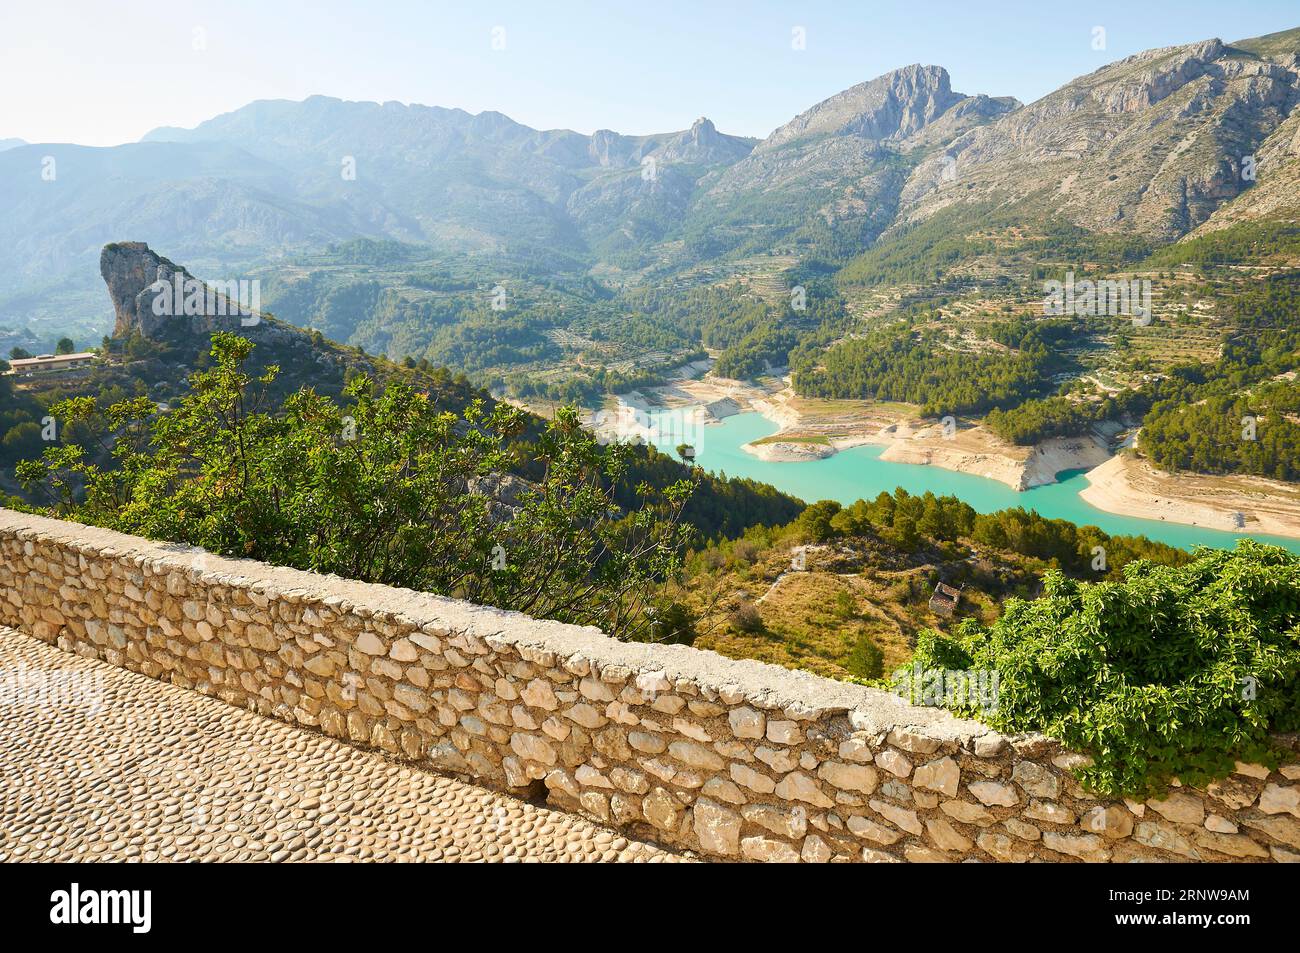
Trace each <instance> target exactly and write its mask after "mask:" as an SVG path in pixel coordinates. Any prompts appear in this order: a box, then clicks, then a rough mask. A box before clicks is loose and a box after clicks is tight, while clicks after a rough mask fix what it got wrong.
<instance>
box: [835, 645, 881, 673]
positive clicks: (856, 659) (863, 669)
mask: <svg viewBox="0 0 1300 953" xmlns="http://www.w3.org/2000/svg"><path fill="white" fill-rule="evenodd" d="M844 667H845V668H846V669H848V671H849V673H850V674H852V675H855V676H857V677H858V678H864V679H876V678H880V676H881V675H882V674H883V672H884V668H885V653H884V652H882V651H881V650H880V647H879V646H878V645H876V643H875V642H872V641H871V637H870V636H866V635H863V636H861V637H859V638H858V641H857V642H856V643H854V645H853V650H852V651H851V652H849V657H848V658H846V659H845V660H844Z"/></svg>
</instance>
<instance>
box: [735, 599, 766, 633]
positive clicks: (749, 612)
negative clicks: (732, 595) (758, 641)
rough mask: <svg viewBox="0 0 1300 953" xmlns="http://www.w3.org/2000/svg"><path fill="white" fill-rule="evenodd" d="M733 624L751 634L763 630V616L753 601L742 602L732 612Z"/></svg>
mask: <svg viewBox="0 0 1300 953" xmlns="http://www.w3.org/2000/svg"><path fill="white" fill-rule="evenodd" d="M731 624H732V625H734V626H735V627H736V628H737V629H739V630H740V631H741V632H748V633H750V634H754V633H758V632H762V631H763V628H764V626H763V617H762V615H760V614H759V611H758V606H756V605H754V603H752V602H742V603H741V604H740V605H738V606H736V608H735V609H733V610H732V612H731Z"/></svg>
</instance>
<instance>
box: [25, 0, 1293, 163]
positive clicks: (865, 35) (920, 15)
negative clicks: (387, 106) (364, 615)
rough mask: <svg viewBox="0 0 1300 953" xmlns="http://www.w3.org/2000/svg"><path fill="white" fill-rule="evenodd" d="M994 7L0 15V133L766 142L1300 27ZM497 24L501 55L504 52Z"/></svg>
mask: <svg viewBox="0 0 1300 953" xmlns="http://www.w3.org/2000/svg"><path fill="white" fill-rule="evenodd" d="M978 6H982V7H983V9H982V10H981V9H976V7H977V5H976V4H973V3H961V2H953V3H949V2H925V0H912V2H883V0H882V2H860V3H849V2H830V0H825V2H787V3H777V2H750V3H740V2H736V3H709V2H707V0H694V2H678V0H644V2H636V3H626V2H624V3H619V2H617V0H606V2H604V3H587V2H576V0H575V2H565V0H553V2H546V3H544V2H532V3H492V2H490V0H489V2H479V3H441V2H429V0H425V2H418V0H391V2H385V0H368V2H351V0H318V2H306V0H226V2H216V0H211V2H204V0H166V2H154V0H133V2H128V3H106V2H102V0H83V2H72V0H41V2H26V0H0V139H3V138H6V137H10V136H16V137H20V138H23V139H27V140H28V141H32V142H81V143H86V144H91V145H110V144H114V143H119V142H128V141H134V140H135V139H138V138H139V137H140V136H141V135H143V134H144V133H145V132H147V131H148V130H149V129H152V128H154V127H155V126H160V125H179V126H193V125H194V124H195V123H197V122H200V121H201V120H203V119H206V118H208V117H210V116H213V115H216V114H218V113H221V112H226V111H229V110H231V109H235V108H237V107H239V106H241V105H243V104H245V103H247V102H249V101H251V100H254V99H272V98H285V99H302V98H304V97H306V96H309V95H312V94H315V93H323V94H326V95H331V96H338V97H341V98H344V99H367V100H377V101H384V100H399V101H402V102H408V103H409V102H419V103H426V104H430V105H439V106H458V107H461V108H463V109H467V110H469V111H471V112H479V111H482V110H484V109H495V110H498V111H500V112H503V113H505V114H507V115H508V116H510V117H512V118H514V119H516V120H518V121H520V122H524V123H527V124H528V125H531V126H536V127H540V128H555V127H564V128H570V129H576V130H578V131H580V132H591V131H592V130H594V129H599V128H612V129H616V130H618V131H620V132H626V133H647V132H662V131H668V130H674V129H681V128H684V127H686V126H687V125H689V124H690V123H691V121H692V120H694V119H695V118H696V117H698V116H702V115H704V116H708V117H709V118H711V119H713V120H714V121H715V122H716V123H717V125H718V127H719V128H720V129H722V130H723V131H725V132H731V133H737V134H742V135H752V136H763V135H766V134H767V133H768V132H770V131H771V130H772V129H773V128H775V127H776V126H778V125H780V124H781V123H783V122H784V121H786V120H787V119H789V118H790V117H791V116H793V115H795V114H796V113H798V112H801V111H802V110H804V109H806V108H807V107H808V106H810V105H812V104H813V103H815V102H818V101H819V100H821V99H824V98H826V97H827V96H829V95H832V94H833V93H835V92H838V91H839V90H841V89H844V88H845V87H848V86H852V85H853V84H855V83H859V82H862V81H863V80H866V79H870V78H872V77H874V76H877V75H879V74H880V73H883V72H885V71H886V70H889V69H893V68H895V67H898V66H903V65H906V64H908V63H914V62H921V63H935V64H938V65H941V66H945V67H947V68H948V70H949V72H950V73H951V74H952V77H953V85H954V88H956V89H958V90H960V91H962V92H966V93H977V92H982V93H988V94H990V95H1012V96H1016V97H1018V98H1020V99H1022V100H1025V101H1029V100H1032V99H1035V98H1037V97H1038V96H1041V95H1043V94H1044V93H1047V92H1049V91H1050V90H1052V89H1054V88H1055V87H1057V86H1059V85H1060V84H1061V83H1063V82H1065V81H1067V80H1069V79H1071V78H1073V77H1075V76H1078V75H1080V74H1083V73H1087V72H1091V71H1092V70H1094V69H1096V68H1097V67H1099V66H1101V65H1103V64H1104V63H1106V62H1109V61H1111V60H1115V59H1120V58H1122V57H1124V56H1128V55H1129V54H1131V53H1135V52H1137V51H1139V50H1143V49H1146V48H1148V47H1153V46H1169V45H1174V44H1178V43H1186V42H1190V41H1194V40H1200V39H1205V38H1207V37H1211V36H1218V37H1220V38H1222V39H1224V40H1228V41H1230V40H1234V39H1241V38H1243V37H1249V36H1256V35H1259V34H1263V33H1270V32H1274V31H1277V30H1283V29H1290V28H1291V27H1295V26H1300V4H1298V3H1297V2H1296V0H1260V2H1253V3H1237V2H1227V0H1213V2H1198V0H1184V2H1164V0H1150V2H1148V0H1139V2H1135V0H1125V2H1109V0H1105V2H1088V3H1077V2H1076V3H1068V4H1051V3H1049V2H1047V0H1038V2H1020V0H1012V2H1000V3H988V4H983V5H978ZM1097 26H1101V27H1104V28H1105V30H1106V49H1105V50H1104V51H1098V50H1094V49H1093V28H1094V27H1097ZM494 27H502V28H504V39H505V49H504V50H493V48H492V39H493V32H492V31H493V28H494ZM795 27H803V28H804V30H805V31H806V37H807V48H806V49H804V50H802V51H796V50H794V49H792V48H791V47H792V44H791V36H792V30H793V29H794V28H795ZM196 46H201V47H202V48H200V49H196V48H195V47H196Z"/></svg>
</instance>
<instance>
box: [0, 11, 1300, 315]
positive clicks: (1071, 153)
mask: <svg viewBox="0 0 1300 953" xmlns="http://www.w3.org/2000/svg"><path fill="white" fill-rule="evenodd" d="M1297 103H1300V29H1297V30H1290V31H1287V32H1284V33H1278V34H1272V35H1270V36H1266V37H1261V38H1256V39H1249V40H1241V41H1236V42H1233V43H1225V42H1222V41H1221V40H1218V39H1210V40H1206V41H1203V42H1200V43H1194V44H1190V45H1186V46H1179V47H1170V48H1166V49H1158V50H1150V51H1147V52H1145V53H1141V54H1138V55H1136V56H1132V57H1129V58H1127V59H1124V60H1121V61H1119V62H1115V63H1112V64H1109V65H1107V66H1105V67H1102V68H1101V69H1099V70H1097V71H1096V72H1094V73H1092V74H1089V75H1087V76H1084V77H1080V78H1078V79H1076V80H1073V81H1072V82H1070V83H1067V84H1066V85H1065V86H1063V87H1061V88H1060V89H1058V90H1056V91H1055V92H1053V93H1050V94H1049V95H1047V96H1045V97H1043V98H1042V99H1040V100H1038V101H1036V102H1034V103H1031V104H1028V105H1022V104H1020V103H1019V102H1017V101H1016V100H1014V99H1012V98H1009V97H999V96H990V95H984V94H976V95H968V94H963V93H959V92H956V91H954V90H953V89H952V87H951V81H950V78H949V76H948V73H947V71H946V70H944V69H943V68H941V67H938V66H922V65H913V66H907V67H904V68H902V69H897V70H894V71H892V72H890V73H887V74H885V75H883V76H881V77H878V78H876V79H873V80H871V81H869V82H865V83H862V84H860V85H858V86H854V87H852V88H851V89H848V90H845V91H843V92H841V93H838V94H836V95H835V96H832V97H831V98H829V99H827V100H825V101H824V102H821V103H819V104H817V105H815V106H813V107H812V108H810V109H808V110H807V111H806V112H804V113H801V114H800V115H798V116H796V117H794V118H792V119H791V120H790V121H789V122H787V123H785V124H784V125H782V126H780V127H779V128H778V129H776V130H775V131H774V132H772V134H771V135H769V136H768V137H767V138H765V139H763V140H761V141H756V140H753V139H749V138H744V137H739V136H731V135H727V134H725V133H723V132H720V131H719V130H718V129H717V128H716V127H715V126H714V124H713V123H712V122H710V121H709V120H708V119H699V120H698V121H696V122H695V123H694V124H693V125H692V126H691V128H689V129H686V130H682V131H679V132H670V133H662V134H656V135H649V136H626V135H621V134H619V133H616V132H612V131H609V130H600V131H597V132H595V133H593V134H592V135H582V134H579V133H576V132H571V131H567V130H545V131H542V130H536V129H531V128H529V127H527V126H524V125H521V124H520V123H517V122H514V121H513V120H511V119H509V118H508V117H506V116H504V115H502V114H500V113H495V112H484V113H480V114H478V115H471V114H469V113H467V112H464V111H462V110H459V109H444V108H439V107H430V106H420V105H402V104H399V103H394V102H389V103H383V104H379V103H367V102H346V101H342V100H338V99H332V98H328V97H324V96H314V97H311V98H309V99H307V100H305V101H302V102H289V101H259V102H254V103H251V104H249V105H247V106H245V107H243V108H241V109H238V110H235V111H234V112H231V113H228V114H225V115H222V116H217V117H215V118H213V119H210V120H208V121H206V122H203V123H201V124H199V125H198V126H197V127H195V128H194V129H177V128H170V127H165V128H160V129H156V130H154V131H153V132H150V133H149V134H148V135H146V136H145V137H144V138H143V139H142V140H141V141H140V142H138V143H131V144H126V145H121V146H115V147H110V148H92V147H85V146H77V145H52V144H23V143H21V142H20V141H19V140H0V150H3V151H0V242H3V243H4V246H5V248H6V251H7V254H6V255H5V256H4V257H3V259H0V325H7V326H11V327H12V326H15V325H19V324H22V323H24V322H31V323H33V324H34V325H35V326H40V327H44V326H46V325H53V324H58V323H59V322H62V324H63V326H64V327H66V326H68V325H75V326H78V327H83V329H84V328H92V327H101V328H103V329H107V326H108V323H109V320H108V319H109V315H108V313H107V309H106V308H105V306H104V303H103V301H102V299H101V298H98V297H92V295H93V294H94V292H95V290H96V289H95V283H94V279H93V276H94V261H95V259H96V258H97V256H98V254H99V250H100V248H101V247H102V246H103V245H104V244H105V243H106V242H110V241H115V240H118V239H121V238H123V237H127V238H132V239H138V240H143V241H147V242H149V243H150V244H151V245H152V246H153V247H159V248H166V249H167V250H168V253H169V254H171V255H174V256H176V257H177V258H180V259H183V260H185V261H187V262H190V263H191V265H192V266H194V267H196V268H197V269H198V270H199V271H200V273H203V272H204V270H208V271H212V270H214V269H215V270H217V271H219V272H220V271H222V270H223V269H224V270H226V273H228V270H229V269H248V268H255V267H258V266H265V265H267V264H268V263H270V262H276V261H284V260H286V259H294V258H295V257H297V256H302V255H309V254H311V253H313V252H316V251H319V250H320V249H323V248H326V247H328V246H330V245H331V244H333V243H338V242H345V241H349V240H353V239H357V238H366V239H375V240H393V241H399V242H404V243H411V244H415V245H418V246H422V247H425V248H427V249H428V250H429V253H430V255H432V256H436V255H439V254H445V255H456V256H461V257H464V256H469V257H470V258H473V257H475V256H482V257H483V258H484V259H485V260H488V261H492V262H498V263H499V262H507V263H509V262H512V261H519V260H529V261H534V262H542V263H543V267H544V268H545V269H549V270H551V271H554V272H556V273H568V274H575V275H580V274H586V273H590V274H596V275H599V276H601V277H602V279H608V280H610V281H612V282H613V283H615V284H626V283H628V282H632V283H637V282H643V281H646V280H651V281H653V280H657V279H660V278H662V277H664V276H671V275H674V274H681V273H684V272H688V271H689V270H690V269H694V268H697V267H698V266H700V264H701V263H722V265H723V267H724V269H725V266H726V263H727V262H734V261H736V260H739V259H742V258H744V257H745V256H747V255H753V254H761V255H770V256H790V257H791V258H792V260H804V261H808V260H824V261H827V262H830V263H832V264H836V263H838V264H843V263H845V262H848V261H850V260H851V259H852V258H853V257H854V256H855V255H858V254H860V253H862V252H863V251H864V250H866V249H868V248H870V247H872V246H873V244H874V245H876V246H879V245H881V244H882V243H887V242H888V241H890V240H891V239H892V238H893V237H895V236H899V235H901V234H904V233H906V232H907V231H909V230H911V229H914V228H915V227H917V226H919V225H922V224H924V223H925V222H927V221H931V220H935V219H936V218H937V219H938V221H940V222H946V221H956V220H960V219H961V217H962V216H963V215H976V216H980V215H985V214H987V213H988V211H989V210H990V209H996V210H997V214H998V216H999V217H1000V219H1001V220H1003V221H1012V222H1014V223H1018V224H1019V225H1022V226H1023V229H1022V231H1027V232H1030V233H1032V232H1033V231H1034V230H1035V229H1037V228H1039V227H1040V226H1041V225H1042V223H1044V222H1047V221H1049V220H1050V221H1056V222H1065V223H1068V224H1071V225H1073V226H1077V227H1080V228H1085V229H1089V230H1092V231H1096V232H1101V233H1113V234H1118V235H1125V236H1132V237H1134V238H1136V239H1138V240H1141V241H1143V242H1148V243H1152V244H1161V243H1167V242H1171V241H1175V240H1178V239H1180V238H1183V237H1184V236H1187V235H1189V234H1191V233H1194V232H1195V233H1198V234H1200V233H1203V232H1205V231H1213V230H1215V229H1217V228H1222V227H1226V226H1227V225H1231V224H1233V223H1236V222H1240V221H1251V220H1255V219H1258V218H1261V217H1266V218H1274V219H1276V218H1286V217H1288V216H1291V217H1293V216H1294V215H1295V213H1296V211H1297V204H1298V203H1300V199H1298V198H1297V194H1298V190H1297V188H1296V185H1297V183H1298V182H1300V178H1298V177H1297V173H1296V170H1297V168H1300V113H1297V110H1296V105H1297ZM82 292H86V295H85V296H83V295H82ZM61 329H62V328H60V330H61ZM51 333H53V332H52V331H51Z"/></svg>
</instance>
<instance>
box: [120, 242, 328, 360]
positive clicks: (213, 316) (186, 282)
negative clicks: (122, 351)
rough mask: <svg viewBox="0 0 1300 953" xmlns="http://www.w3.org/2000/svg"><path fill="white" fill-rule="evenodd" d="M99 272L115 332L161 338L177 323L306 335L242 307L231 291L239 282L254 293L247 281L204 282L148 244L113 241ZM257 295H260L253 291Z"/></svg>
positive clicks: (198, 331)
mask: <svg viewBox="0 0 1300 953" xmlns="http://www.w3.org/2000/svg"><path fill="white" fill-rule="evenodd" d="M99 273H100V275H101V276H102V277H103V279H104V283H105V284H106V285H107V286H108V296H109V298H111V299H112V302H113V314H114V316H115V321H114V325H113V335H114V336H115V337H126V336H127V335H130V334H132V333H139V334H141V335H143V336H144V337H147V338H159V337H161V336H163V335H164V334H167V333H169V332H170V331H174V329H175V328H177V327H184V328H186V329H187V330H188V331H189V333H191V334H193V335H195V336H202V337H208V336H211V334H212V333H213V332H214V331H231V330H239V331H241V332H243V333H247V334H251V335H253V336H255V337H257V338H258V339H259V340H277V341H287V340H289V339H291V338H301V339H303V341H304V343H305V341H306V340H307V339H306V336H305V335H304V334H303V333H302V332H301V331H299V330H298V329H296V328H292V327H289V326H288V325H285V324H282V323H280V322H278V321H275V320H274V319H272V318H270V317H269V316H267V315H264V314H262V313H261V312H260V311H258V310H256V309H255V308H254V307H246V306H244V305H241V304H240V302H239V301H238V300H236V298H235V297H234V296H232V295H231V294H227V293H226V292H227V291H235V290H236V289H237V288H239V287H240V286H241V285H242V287H243V288H244V289H245V290H248V289H249V288H250V287H251V288H252V289H253V290H254V292H256V288H257V285H256V284H254V283H252V282H249V281H247V280H245V281H243V282H239V281H230V282H219V283H208V282H203V281H202V280H201V279H199V278H196V277H195V276H194V275H192V274H190V272H189V271H187V270H186V269H185V268H184V267H183V266H181V265H177V264H175V263H174V262H172V261H169V260H168V259H166V258H164V257H162V256H161V255H159V254H157V253H156V252H154V251H153V250H151V249H150V248H149V246H148V245H147V244H145V243H144V242H113V243H112V244H109V245H105V246H104V250H103V251H102V252H100V256H99ZM253 297H254V299H256V298H257V297H258V296H257V295H256V293H254V296H253Z"/></svg>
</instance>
